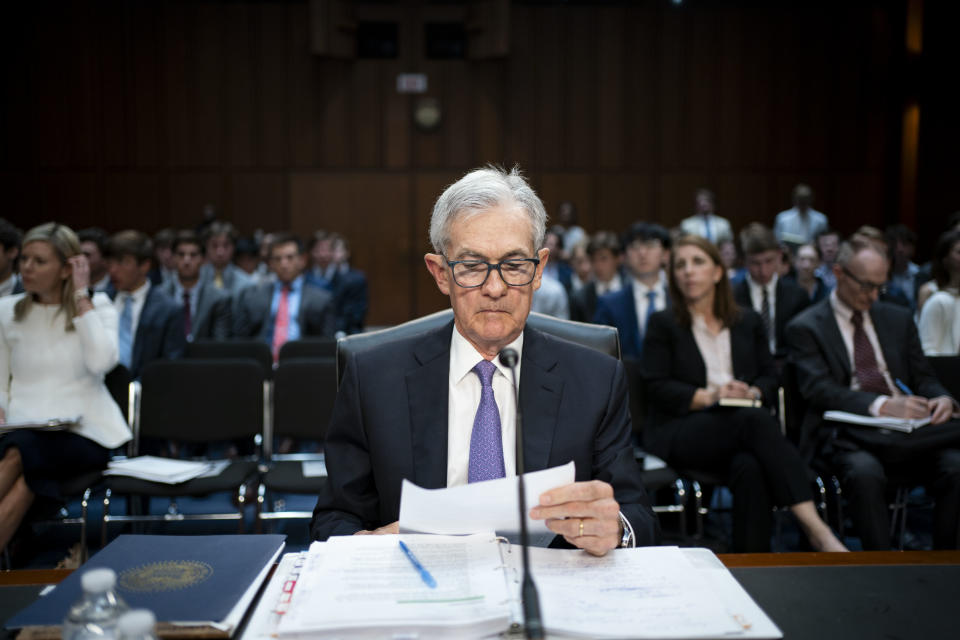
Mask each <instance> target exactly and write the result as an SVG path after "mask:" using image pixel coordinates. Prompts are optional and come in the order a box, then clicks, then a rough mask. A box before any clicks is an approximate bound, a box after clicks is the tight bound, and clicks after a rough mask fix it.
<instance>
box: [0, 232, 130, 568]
mask: <svg viewBox="0 0 960 640" xmlns="http://www.w3.org/2000/svg"><path fill="white" fill-rule="evenodd" d="M20 273H21V275H22V277H23V288H24V290H25V293H22V294H18V295H12V296H6V297H4V298H0V422H31V421H46V420H49V419H51V418H68V417H76V416H80V417H81V420H80V422H79V424H77V425H74V426H72V427H71V428H70V429H68V430H65V431H33V430H28V429H21V430H15V431H12V432H10V433H8V434H6V435H3V436H0V549H2V548H4V547H5V546H6V544H7V543H8V542H9V541H10V538H11V537H13V534H14V532H15V531H16V530H17V527H18V526H19V524H20V522H21V520H22V519H23V517H24V515H25V514H26V513H27V510H28V509H29V508H30V505H31V504H33V502H34V500H35V498H38V497H39V498H47V499H53V500H56V499H58V498H59V497H60V496H59V495H58V494H59V486H60V483H61V482H62V481H64V480H66V479H69V478H71V477H74V476H76V475H79V474H81V473H84V472H86V471H89V470H93V469H101V468H103V467H104V466H106V464H107V460H108V459H109V450H110V449H113V448H115V447H119V446H120V445H122V444H123V443H125V442H127V441H128V440H129V439H130V430H129V429H128V428H127V424H126V422H124V419H123V416H122V415H121V413H120V409H119V407H118V406H117V404H116V403H115V402H114V401H113V399H112V398H111V396H110V393H109V392H108V391H107V388H106V386H104V383H103V377H104V374H106V373H107V372H108V371H110V370H111V369H112V368H113V367H114V366H116V364H117V312H116V310H115V309H114V307H113V304H112V303H111V302H110V299H109V298H107V296H106V295H105V294H102V293H98V294H96V295H93V294H91V291H90V268H89V266H88V265H87V262H86V258H85V257H84V255H83V254H82V253H80V242H79V241H78V240H77V236H76V234H74V233H73V231H71V230H70V229H69V228H67V227H65V226H63V225H59V224H56V223H48V224H44V225H40V226H39V227H35V228H33V229H31V230H30V231H29V232H27V234H26V236H24V239H23V250H22V251H21V258H20ZM91 296H92V297H91Z"/></svg>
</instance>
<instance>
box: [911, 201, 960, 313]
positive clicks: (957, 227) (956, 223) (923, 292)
mask: <svg viewBox="0 0 960 640" xmlns="http://www.w3.org/2000/svg"><path fill="white" fill-rule="evenodd" d="M947 231H960V211H955V212H954V213H952V214H951V215H950V218H949V219H948V220H947ZM914 286H915V287H916V290H917V313H918V314H919V312H920V311H922V310H923V306H924V304H926V302H927V300H929V299H930V296H932V295H933V294H935V293H936V292H937V291H938V287H937V281H936V280H934V279H933V265H932V263H930V262H928V263H926V264H925V265H923V266H922V267H920V270H919V271H918V272H917V277H916V279H915V280H914Z"/></svg>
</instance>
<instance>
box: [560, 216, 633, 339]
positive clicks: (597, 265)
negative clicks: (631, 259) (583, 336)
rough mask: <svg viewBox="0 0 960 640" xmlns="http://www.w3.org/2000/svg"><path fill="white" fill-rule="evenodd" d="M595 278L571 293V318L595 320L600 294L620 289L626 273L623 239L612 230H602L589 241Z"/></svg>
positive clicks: (584, 320)
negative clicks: (622, 263)
mask: <svg viewBox="0 0 960 640" xmlns="http://www.w3.org/2000/svg"><path fill="white" fill-rule="evenodd" d="M587 255H588V256H589V258H590V269H591V271H592V272H593V277H592V278H591V279H590V280H589V281H588V282H587V283H586V284H584V285H583V286H582V287H581V288H580V289H579V290H577V291H575V292H574V293H573V295H572V296H570V319H571V320H577V321H579V322H591V321H592V320H593V316H594V314H596V312H597V300H599V299H600V296H605V295H607V294H608V293H614V292H615V291H620V290H621V289H622V288H623V285H624V280H625V279H626V276H625V275H621V274H620V266H621V262H620V239H619V238H617V236H616V234H615V233H613V232H612V231H598V232H597V233H595V234H594V235H593V237H592V238H590V240H589V242H588V243H587Z"/></svg>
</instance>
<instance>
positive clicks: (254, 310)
mask: <svg viewBox="0 0 960 640" xmlns="http://www.w3.org/2000/svg"><path fill="white" fill-rule="evenodd" d="M272 302H273V283H272V282H262V283H260V284H257V285H254V286H252V287H247V288H246V289H244V290H243V291H241V292H240V296H239V298H238V299H237V301H236V303H235V305H234V320H233V335H234V336H236V337H238V338H260V339H262V340H264V341H266V342H268V343H269V342H270V340H271V338H272V336H273V318H272V317H271V315H270V305H271V303H272ZM297 321H298V322H299V323H300V335H302V336H303V337H309V336H325V337H333V332H334V315H333V302H332V297H331V295H330V293H328V292H327V291H324V290H323V289H319V288H317V287H314V286H312V285H311V284H309V283H308V282H306V281H304V283H303V292H302V294H301V296H300V311H299V313H298V314H297Z"/></svg>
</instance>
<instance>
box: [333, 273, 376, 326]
mask: <svg viewBox="0 0 960 640" xmlns="http://www.w3.org/2000/svg"><path fill="white" fill-rule="evenodd" d="M330 288H331V291H332V292H333V306H334V311H335V313H336V316H337V320H336V323H337V331H343V332H344V333H359V332H361V331H363V325H364V322H365V321H366V319H367V308H368V307H369V302H368V299H367V298H368V296H367V276H365V275H364V273H363V271H360V270H358V269H350V270H348V271H347V272H346V273H340V272H339V271H338V272H337V273H336V274H334V276H333V279H332V280H331V282H330Z"/></svg>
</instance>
